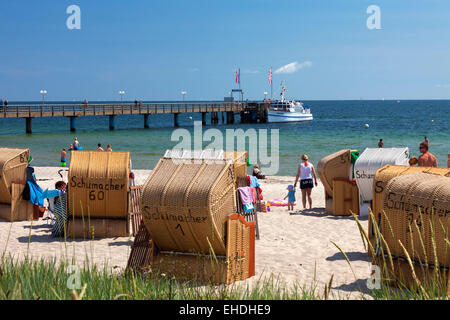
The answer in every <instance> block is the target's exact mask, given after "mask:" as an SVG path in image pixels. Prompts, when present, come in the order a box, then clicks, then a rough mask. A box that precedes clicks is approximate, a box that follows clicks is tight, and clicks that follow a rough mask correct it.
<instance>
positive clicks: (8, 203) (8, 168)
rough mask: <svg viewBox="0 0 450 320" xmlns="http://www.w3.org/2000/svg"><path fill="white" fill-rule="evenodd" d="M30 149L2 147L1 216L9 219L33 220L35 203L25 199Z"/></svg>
mask: <svg viewBox="0 0 450 320" xmlns="http://www.w3.org/2000/svg"><path fill="white" fill-rule="evenodd" d="M29 154H30V151H29V150H28V149H14V148H0V218H2V219H5V220H7V221H10V222H13V221H26V220H33V205H32V204H31V203H29V202H28V201H26V200H23V198H22V193H23V190H24V188H25V185H26V177H27V174H26V170H27V166H28V157H29Z"/></svg>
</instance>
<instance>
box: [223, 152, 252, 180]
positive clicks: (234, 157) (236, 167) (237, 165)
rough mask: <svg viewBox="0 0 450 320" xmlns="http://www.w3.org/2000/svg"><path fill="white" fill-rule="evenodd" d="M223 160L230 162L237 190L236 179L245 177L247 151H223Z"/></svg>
mask: <svg viewBox="0 0 450 320" xmlns="http://www.w3.org/2000/svg"><path fill="white" fill-rule="evenodd" d="M224 158H225V159H226V160H227V161H231V163H232V168H233V171H234V176H235V186H236V188H238V184H239V182H238V179H239V178H240V177H247V158H248V153H247V151H224Z"/></svg>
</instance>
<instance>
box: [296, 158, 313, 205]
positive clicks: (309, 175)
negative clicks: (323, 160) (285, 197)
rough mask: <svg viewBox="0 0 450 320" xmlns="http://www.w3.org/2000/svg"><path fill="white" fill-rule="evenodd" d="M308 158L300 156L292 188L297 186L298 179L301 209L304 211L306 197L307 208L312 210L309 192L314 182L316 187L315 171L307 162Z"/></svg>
mask: <svg viewBox="0 0 450 320" xmlns="http://www.w3.org/2000/svg"><path fill="white" fill-rule="evenodd" d="M308 159H309V158H308V156H307V155H306V154H304V155H302V162H301V163H300V165H299V166H298V170H297V176H296V177H295V183H294V188H295V187H296V186H297V182H298V179H299V178H300V189H301V190H302V202H303V209H306V196H308V202H309V208H310V209H312V198H311V191H312V188H313V187H314V184H313V177H314V182H315V185H316V187H317V178H316V171H315V170H314V166H313V164H312V163H309V162H308Z"/></svg>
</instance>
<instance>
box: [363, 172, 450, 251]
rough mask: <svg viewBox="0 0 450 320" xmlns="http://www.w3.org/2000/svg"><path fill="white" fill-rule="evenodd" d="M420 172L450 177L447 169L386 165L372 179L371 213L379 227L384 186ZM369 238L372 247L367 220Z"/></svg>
mask: <svg viewBox="0 0 450 320" xmlns="http://www.w3.org/2000/svg"><path fill="white" fill-rule="evenodd" d="M420 172H428V173H433V174H438V175H441V176H446V175H447V176H450V169H449V168H431V167H410V166H396V165H386V166H384V167H383V168H381V169H379V170H378V171H377V172H376V174H375V177H374V179H373V188H372V190H373V191H372V192H373V197H372V199H373V200H372V212H373V214H374V216H375V219H376V221H377V223H378V224H379V225H381V221H382V219H384V214H383V204H384V199H383V197H384V191H385V189H386V185H387V184H388V183H389V181H390V180H391V179H392V178H395V177H398V176H402V175H409V174H414V173H420ZM369 237H370V241H371V243H372V245H373V246H375V242H374V241H375V234H374V230H373V226H372V220H371V219H370V218H369Z"/></svg>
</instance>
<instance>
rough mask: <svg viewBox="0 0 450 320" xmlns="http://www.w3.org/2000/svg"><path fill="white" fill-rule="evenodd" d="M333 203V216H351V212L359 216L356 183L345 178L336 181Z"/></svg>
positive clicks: (334, 182)
mask: <svg viewBox="0 0 450 320" xmlns="http://www.w3.org/2000/svg"><path fill="white" fill-rule="evenodd" d="M332 203H333V211H332V214H333V215H335V216H350V215H351V213H350V211H351V212H353V213H354V214H356V215H359V193H358V186H357V184H356V182H355V181H348V180H346V179H344V178H337V179H334V180H333V199H332Z"/></svg>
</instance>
